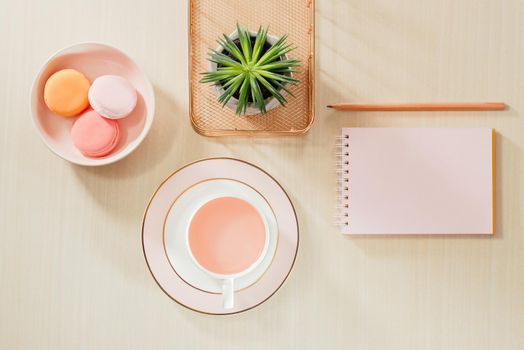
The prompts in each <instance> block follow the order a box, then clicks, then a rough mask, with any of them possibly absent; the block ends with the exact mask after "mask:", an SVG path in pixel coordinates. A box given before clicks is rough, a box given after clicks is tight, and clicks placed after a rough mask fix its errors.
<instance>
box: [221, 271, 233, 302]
mask: <svg viewBox="0 0 524 350" xmlns="http://www.w3.org/2000/svg"><path fill="white" fill-rule="evenodd" d="M222 296H223V297H224V309H232V308H233V306H234V305H235V287H234V279H233V278H226V279H224V280H223V281H222Z"/></svg>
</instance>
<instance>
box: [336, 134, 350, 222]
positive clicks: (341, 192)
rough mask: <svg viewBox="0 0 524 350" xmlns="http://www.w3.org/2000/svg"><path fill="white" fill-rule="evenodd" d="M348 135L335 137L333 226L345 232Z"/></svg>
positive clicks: (347, 191) (347, 204)
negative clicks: (335, 192) (334, 205)
mask: <svg viewBox="0 0 524 350" xmlns="http://www.w3.org/2000/svg"><path fill="white" fill-rule="evenodd" d="M349 143H350V140H349V135H347V134H345V135H344V134H343V135H340V136H337V143H336V147H337V152H336V155H337V158H338V160H337V162H336V165H337V174H338V181H337V183H338V189H337V201H338V205H337V207H336V208H337V214H336V215H335V225H336V226H338V227H341V228H342V229H345V230H347V229H348V227H349V153H350V152H349Z"/></svg>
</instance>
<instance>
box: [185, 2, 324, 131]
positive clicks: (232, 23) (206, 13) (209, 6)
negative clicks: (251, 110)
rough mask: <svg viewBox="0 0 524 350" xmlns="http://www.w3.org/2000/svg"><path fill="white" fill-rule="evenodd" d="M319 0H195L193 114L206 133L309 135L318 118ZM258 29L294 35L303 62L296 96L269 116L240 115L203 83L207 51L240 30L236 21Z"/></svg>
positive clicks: (191, 52)
mask: <svg viewBox="0 0 524 350" xmlns="http://www.w3.org/2000/svg"><path fill="white" fill-rule="evenodd" d="M314 14H315V9H314V0H242V1H240V0H189V57H188V61H189V99H190V101H189V115H190V119H191V125H192V126H193V128H194V129H195V131H196V132H198V133H199V134H201V135H205V136H233V135H298V134H303V133H305V132H306V131H307V130H308V129H309V128H310V126H311V124H312V123H313V119H314V108H315V106H314V80H313V79H314V71H315V69H314V52H315V49H314V40H315V32H314ZM237 22H238V23H239V24H240V25H242V26H244V27H248V28H249V30H251V31H256V30H257V29H258V27H259V26H260V25H262V26H269V33H270V34H272V35H275V36H281V35H283V34H286V33H287V34H288V35H289V38H288V42H289V43H292V44H294V45H295V46H296V47H297V49H296V50H293V51H292V52H291V53H290V54H289V56H290V57H291V58H295V59H299V60H300V61H301V67H300V72H299V73H296V74H295V77H296V78H297V79H299V80H300V83H299V84H297V85H295V86H292V87H291V89H290V90H291V92H292V93H293V95H295V97H291V96H290V97H289V98H288V104H287V105H286V107H278V108H275V109H273V110H271V111H269V112H268V113H267V114H264V115H262V114H260V115H254V116H247V117H243V116H237V115H235V113H234V111H232V110H230V109H229V108H227V107H224V108H222V106H221V105H220V104H219V102H218V101H217V96H216V95H215V93H214V92H213V89H212V87H211V86H209V84H202V83H199V80H200V79H201V73H202V72H205V71H206V70H207V65H208V63H207V59H206V58H207V53H208V50H209V49H210V48H213V49H214V48H216V47H217V46H218V44H217V42H216V39H218V38H219V37H220V36H221V35H222V33H225V34H228V35H229V34H230V33H232V32H234V31H235V28H236V23H237Z"/></svg>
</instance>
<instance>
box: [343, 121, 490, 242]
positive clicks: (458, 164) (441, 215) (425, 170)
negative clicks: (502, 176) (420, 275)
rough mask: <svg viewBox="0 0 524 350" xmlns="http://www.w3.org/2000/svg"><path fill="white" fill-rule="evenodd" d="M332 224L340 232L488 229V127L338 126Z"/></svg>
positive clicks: (484, 231) (479, 231)
mask: <svg viewBox="0 0 524 350" xmlns="http://www.w3.org/2000/svg"><path fill="white" fill-rule="evenodd" d="M339 141H340V143H339V145H338V146H339V153H338V157H339V162H338V164H339V190H338V197H339V206H338V210H339V212H338V213H337V225H338V226H339V227H340V231H341V232H342V233H346V234H493V232H494V203H495V198H494V141H495V132H494V130H493V129H487V128H464V129H462V128H453V129H447V128H402V129H400V128H399V129H396V128H343V129H342V130H341V135H340V136H339Z"/></svg>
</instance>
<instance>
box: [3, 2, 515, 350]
mask: <svg viewBox="0 0 524 350" xmlns="http://www.w3.org/2000/svg"><path fill="white" fill-rule="evenodd" d="M523 16H524V2H522V1H520V0H505V1H496V0H482V1H479V0H463V1H454V0H442V1H430V0H422V1H421V0H399V1H388V0H375V1H359V0H331V1H328V0H319V1H318V3H317V11H316V19H317V22H316V23H317V26H316V38H317V66H316V70H317V71H316V73H317V81H316V94H317V99H316V106H317V107H316V121H315V124H314V125H313V128H312V129H311V131H310V132H309V133H308V134H307V135H305V136H303V137H288V138H262V139H257V138H223V139H211V138H204V137H201V136H199V135H197V134H196V133H195V132H193V130H192V129H191V126H190V124H189V119H188V92H187V83H186V81H187V66H186V64H187V4H186V1H181V0H178V1H167V0H166V1H160V0H159V1H130V0H128V1H124V0H115V1H105V0H91V1H71V0H46V1H41V0H40V1H39V0H33V1H29V0H19V1H7V0H1V1H0V38H1V41H2V52H1V54H0V79H1V83H0V159H1V166H0V239H1V244H0V348H2V349H184V348H185V349H295V348H296V349H366V350H369V349H446V350H448V349H461V350H463V349H475V350H483V349H505V350H509V349H515V350H517V349H523V348H524V332H523V330H524V258H523V256H524V255H523V254H524V227H523V217H524V203H523V200H524V178H523V175H524V174H523V169H524V153H523V148H524V122H523V118H524V68H523V67H524V36H523V33H524V21H523V20H522V18H523ZM79 41H102V42H107V43H109V44H113V45H115V46H117V47H119V48H121V49H123V50H124V51H126V52H127V53H129V55H130V56H131V57H133V58H134V59H135V60H136V61H137V62H138V63H139V64H140V65H141V66H142V68H143V69H144V71H145V72H146V73H147V74H148V75H149V77H150V79H151V81H152V82H153V85H154V87H155V92H156V98H157V106H158V108H157V113H156V120H155V123H154V125H153V128H152V131H151V133H150V135H149V136H148V137H147V139H146V140H145V141H144V143H143V144H142V145H141V146H140V148H139V149H138V150H137V151H136V152H135V153H133V154H132V155H131V156H129V157H128V158H126V159H125V160H123V161H120V162H118V163H116V164H114V165H110V166H106V167H101V168H84V167H78V166H73V165H71V164H69V163H67V162H65V161H63V160H61V159H59V158H58V157H56V156H54V155H53V154H52V153H51V152H50V151H49V150H48V149H47V148H46V147H45V146H44V144H43V143H42V142H41V141H40V139H39V138H38V136H37V134H36V132H35V130H34V128H33V126H32V125H31V118H30V110H29V90H30V86H31V83H32V79H33V77H34V76H35V74H36V73H37V71H38V69H39V67H40V65H41V64H42V62H44V61H45V59H46V58H47V57H48V56H49V55H50V54H52V53H53V52H54V51H56V50H58V49H60V48H62V47H64V46H67V45H70V44H72V43H75V42H79ZM489 100H494V101H498V100H501V101H505V102H507V103H508V104H509V106H510V108H509V110H507V111H505V112H484V113H483V112H464V113H459V112H454V113H445V112H437V113H402V112H401V113H384V112H376V113H353V114H348V113H336V112H334V111H331V110H327V109H326V108H324V107H323V106H324V105H326V104H328V103H333V102H341V101H350V102H351V101H353V102H378V101H380V102H394V101H397V102H404V101H408V102H432V101H489ZM341 126H353V127H355V126H366V127H374V126H376V127H379V126H380V127H393V126H396V127H476V126H480V127H494V128H495V129H496V130H497V142H496V157H497V165H496V177H497V184H496V194H497V213H496V218H497V234H496V235H495V236H494V237H492V238H484V237H413V238H410V237H382V238H373V237H370V238H348V237H343V236H341V235H340V234H338V233H337V232H336V230H335V228H334V227H333V226H332V216H333V213H334V212H333V210H334V205H335V173H334V170H333V168H334V163H335V158H334V137H335V135H336V133H337V131H338V128H339V127H341ZM210 156H230V157H237V158H241V159H245V160H248V161H251V162H253V163H256V164H257V165H259V166H261V167H263V168H264V169H266V170H267V171H269V172H270V173H271V174H272V175H274V176H275V177H276V178H277V179H278V180H279V181H280V182H281V183H282V184H283V186H284V187H285V188H286V190H287V191H288V192H289V194H290V196H291V198H292V200H293V201H294V204H295V206H296V208H297V211H298V216H299V219H300V225H301V247H300V251H299V255H298V260H297V263H296V265H295V269H294V271H293V272H292V273H291V275H290V278H289V279H288V281H287V282H286V284H285V285H284V286H283V288H281V290H280V291H279V292H278V293H277V294H276V295H275V296H274V297H273V298H271V299H270V300H269V301H268V302H266V303H265V304H263V305H262V306H260V307H258V308H256V309H254V310H252V311H249V312H247V313H243V314H240V315H236V316H231V317H211V316H204V315H201V314H198V313H194V312H191V311H189V310H186V309H184V308H182V307H180V306H179V305H178V304H176V303H175V302H173V301H172V300H171V299H169V298H168V297H166V296H165V295H164V294H163V292H162V291H161V290H160V289H159V288H158V287H157V285H156V284H155V282H154V281H153V279H152V278H151V276H150V275H149V271H148V269H147V267H146V264H145V263H144V259H143V256H142V247H141V240H140V228H141V220H142V214H143V211H144V208H145V206H146V204H147V201H148V199H149V197H150V195H151V194H152V192H153V191H154V190H155V189H156V187H157V186H158V184H159V183H160V182H161V181H162V180H163V179H164V178H165V177H166V176H167V175H168V174H170V173H171V172H172V171H173V170H175V169H177V168H178V167H180V166H181V165H183V164H185V163H187V162H190V161H193V160H195V159H199V158H204V157H210ZM377 219H378V218H377Z"/></svg>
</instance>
